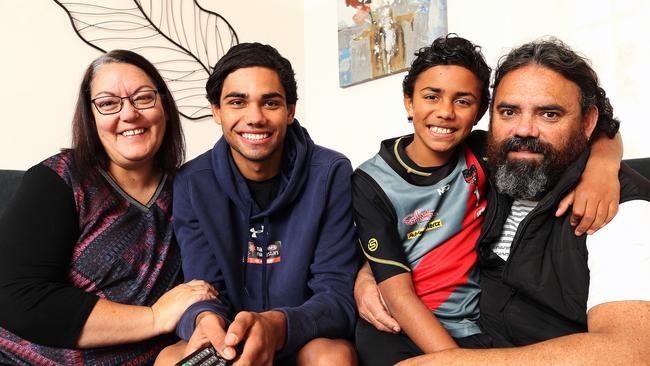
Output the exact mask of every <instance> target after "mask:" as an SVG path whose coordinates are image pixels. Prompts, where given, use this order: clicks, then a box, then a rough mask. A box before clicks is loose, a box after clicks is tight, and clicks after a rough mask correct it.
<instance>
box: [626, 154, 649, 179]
mask: <svg viewBox="0 0 650 366" xmlns="http://www.w3.org/2000/svg"><path fill="white" fill-rule="evenodd" d="M623 162H624V163H625V164H627V165H629V166H630V168H632V169H634V170H636V171H637V172H639V174H641V175H642V176H644V177H646V178H647V179H650V158H641V159H627V160H623Z"/></svg>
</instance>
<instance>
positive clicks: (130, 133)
mask: <svg viewBox="0 0 650 366" xmlns="http://www.w3.org/2000/svg"><path fill="white" fill-rule="evenodd" d="M143 133H144V128H136V129H135V130H128V131H124V132H122V136H134V135H140V134H143Z"/></svg>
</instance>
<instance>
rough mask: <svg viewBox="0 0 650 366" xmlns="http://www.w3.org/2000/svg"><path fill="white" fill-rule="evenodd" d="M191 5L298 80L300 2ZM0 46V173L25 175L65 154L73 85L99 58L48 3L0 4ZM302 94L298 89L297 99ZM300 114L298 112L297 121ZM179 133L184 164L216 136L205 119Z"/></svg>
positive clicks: (276, 0)
mask: <svg viewBox="0 0 650 366" xmlns="http://www.w3.org/2000/svg"><path fill="white" fill-rule="evenodd" d="M111 1H116V2H117V0H111ZM121 1H122V2H124V0H121ZM129 2H130V1H129ZM199 3H200V4H201V5H203V6H204V7H205V8H207V9H209V10H212V11H214V12H216V13H218V14H220V15H222V16H223V17H225V18H226V19H227V20H228V22H230V24H231V25H232V26H233V28H234V29H235V31H236V32H237V34H238V36H239V40H240V42H247V41H248V42H250V41H259V42H263V43H269V44H272V45H274V46H275V47H276V48H278V50H279V51H280V53H282V54H283V55H284V56H285V57H287V58H288V59H290V60H291V61H292V64H293V66H294V69H295V71H296V73H297V75H298V76H299V77H300V75H304V67H303V49H302V44H303V43H304V36H303V32H302V29H303V19H304V18H303V4H302V2H300V1H292V0H273V1H251V2H248V4H247V5H246V8H245V9H242V5H241V4H242V3H241V2H238V1H219V2H215V1H210V0H203V1H199ZM277 9H281V11H278V10H277ZM0 43H1V44H2V46H3V49H4V52H3V57H2V61H0V67H1V69H2V71H1V73H2V88H0V110H2V118H1V119H0V130H1V131H2V132H1V133H0V169H27V168H29V167H30V166H32V165H34V164H36V163H38V162H39V161H41V160H43V159H45V158H47V157H48V156H50V155H52V154H55V153H56V152H58V151H59V149H61V148H63V147H69V146H70V134H71V123H70V121H71V120H72V114H73V112H74V111H73V109H74V104H75V101H76V96H77V93H78V88H79V83H80V82H81V78H82V76H83V72H84V70H85V69H86V67H87V66H88V64H89V63H90V62H91V61H92V60H93V59H94V58H96V57H97V56H99V55H100V52H99V51H96V50H95V49H93V48H91V47H89V46H88V45H86V44H85V43H84V42H83V41H81V39H80V38H79V37H78V36H77V35H76V34H75V33H74V31H73V29H72V26H71V24H70V21H69V19H68V16H67V14H66V13H65V12H64V11H63V9H62V8H61V7H60V6H59V5H57V4H56V3H55V2H54V1H52V0H29V1H5V0H3V1H0ZM304 88H305V83H304V82H301V81H299V87H298V93H299V95H304V94H305V92H304ZM303 113H304V112H303V108H302V106H301V105H299V106H298V111H297V115H298V117H300V116H301V115H302V114H303ZM183 129H184V132H185V137H186V142H187V157H188V158H192V157H194V156H196V155H198V154H200V153H202V152H204V151H206V150H208V149H210V148H211V147H212V145H214V143H215V142H216V141H217V139H218V138H219V137H220V136H221V128H220V127H219V126H218V125H216V124H215V123H214V122H213V121H212V120H211V119H205V120H202V121H199V122H197V121H190V120H183Z"/></svg>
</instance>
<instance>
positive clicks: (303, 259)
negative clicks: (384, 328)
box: [173, 120, 359, 357]
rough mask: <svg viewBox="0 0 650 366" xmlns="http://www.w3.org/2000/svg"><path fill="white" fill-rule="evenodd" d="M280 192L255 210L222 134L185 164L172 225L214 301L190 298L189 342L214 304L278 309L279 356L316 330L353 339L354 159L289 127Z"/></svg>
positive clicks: (184, 327) (227, 314) (185, 331)
mask: <svg viewBox="0 0 650 366" xmlns="http://www.w3.org/2000/svg"><path fill="white" fill-rule="evenodd" d="M279 174H280V186H279V189H278V194H277V196H276V197H275V198H274V199H273V201H272V202H271V204H270V205H269V206H268V208H267V209H265V210H263V211H262V210H260V208H259V207H258V206H257V204H256V203H255V201H254V200H253V198H252V197H251V194H250V192H249V189H248V186H247V185H246V182H245V180H244V177H243V176H242V175H241V173H240V172H239V170H238V169H237V166H236V165H235V162H234V160H233V159H232V155H231V153H230V148H229V146H228V143H227V142H226V140H225V139H224V138H223V137H222V138H221V139H220V140H219V141H218V142H217V143H216V145H215V146H214V147H213V148H212V150H210V151H207V152H206V153H204V154H202V155H200V156H199V157H197V158H196V159H194V160H192V161H190V162H188V163H187V164H185V165H184V166H183V168H182V169H181V171H180V172H179V174H178V176H177V177H176V179H175V182H174V206H173V215H174V217H173V224H174V230H175V232H176V236H177V239H178V243H179V245H180V248H181V254H182V260H183V272H184V275H185V278H186V279H187V280H190V279H203V280H206V281H208V282H210V283H211V284H212V285H213V286H214V287H215V288H216V289H217V290H218V291H219V300H220V302H219V301H203V302H199V303H196V304H194V305H192V306H191V307H190V308H189V309H188V310H187V311H185V313H184V314H183V316H182V318H181V320H180V321H179V323H178V326H177V333H178V335H179V336H180V337H181V338H183V339H185V340H188V339H189V338H190V336H191V335H192V332H193V331H194V326H195V318H196V316H197V315H198V314H199V313H201V312H203V311H212V312H215V313H217V314H218V315H220V316H221V317H223V319H224V320H225V321H226V322H227V323H228V324H229V323H230V322H231V321H232V320H233V319H234V317H235V315H236V314H237V313H238V312H239V311H254V312H262V311H267V310H278V311H281V312H283V313H284V314H285V316H286V319H287V333H286V343H285V346H284V347H283V349H282V350H281V351H280V354H278V355H277V356H279V357H284V356H288V355H293V354H295V353H296V352H297V351H298V350H299V349H300V348H301V347H302V346H303V345H304V344H305V343H307V342H309V341H310V340H312V339H314V338H317V337H328V338H342V337H349V336H350V335H351V333H352V330H353V329H354V322H355V318H356V313H355V303H354V297H353V286H354V280H355V276H356V273H357V270H358V263H359V262H358V258H357V255H358V254H357V246H356V242H355V230H354V225H353V220H352V208H351V206H352V205H351V197H352V196H351V185H350V179H351V175H352V167H351V165H350V161H349V160H348V159H347V158H346V157H345V156H343V155H342V154H340V153H337V152H335V151H332V150H329V149H326V148H323V147H321V146H318V145H315V144H314V142H313V141H312V140H311V138H310V137H309V135H308V134H307V131H306V130H305V129H304V128H302V127H301V126H300V124H299V123H298V121H297V120H294V122H293V123H292V124H291V125H289V126H288V129H287V135H286V139H285V142H284V153H283V162H282V166H281V171H280V173H279Z"/></svg>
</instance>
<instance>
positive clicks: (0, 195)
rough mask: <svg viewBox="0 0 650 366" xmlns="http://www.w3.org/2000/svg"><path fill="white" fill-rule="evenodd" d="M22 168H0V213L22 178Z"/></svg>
mask: <svg viewBox="0 0 650 366" xmlns="http://www.w3.org/2000/svg"><path fill="white" fill-rule="evenodd" d="M23 174H25V172H24V171H22V170H0V215H1V214H2V212H3V211H4V209H5V207H7V204H8V203H9V200H11V197H13V195H14V193H15V192H16V190H17V189H18V186H19V185H20V181H21V180H22V179H23Z"/></svg>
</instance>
